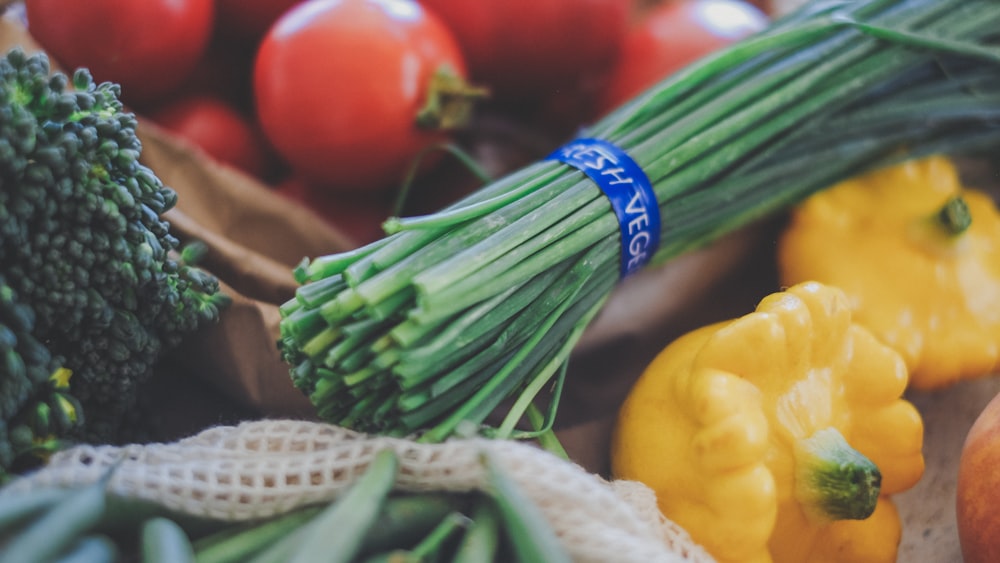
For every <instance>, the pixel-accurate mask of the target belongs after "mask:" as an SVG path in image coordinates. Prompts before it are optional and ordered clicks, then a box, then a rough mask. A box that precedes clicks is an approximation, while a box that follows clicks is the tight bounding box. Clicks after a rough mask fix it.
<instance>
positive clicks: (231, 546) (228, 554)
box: [194, 506, 320, 563]
mask: <svg viewBox="0 0 1000 563" xmlns="http://www.w3.org/2000/svg"><path fill="white" fill-rule="evenodd" d="M319 510H320V509H319V507H315V506H311V507H307V508H302V509H298V510H295V511H292V512H289V513H287V514H283V515H281V516H278V517H276V518H273V519H271V520H268V521H266V522H264V523H261V524H257V525H250V526H234V527H230V528H227V529H225V530H223V531H221V532H217V533H215V534H212V535H211V536H207V537H205V538H203V539H201V540H198V541H197V542H195V544H194V547H195V560H196V561H197V562H198V563H243V562H244V561H246V560H247V558H249V557H251V556H252V555H254V554H258V553H262V552H263V550H264V549H265V548H267V547H268V546H270V545H272V544H274V542H277V541H278V540H280V539H282V538H284V537H286V536H287V535H288V534H289V533H291V532H292V531H294V530H297V529H299V528H300V527H302V526H303V525H305V523H306V522H308V521H309V520H310V519H312V518H313V516H315V515H316V514H317V513H318V512H319Z"/></svg>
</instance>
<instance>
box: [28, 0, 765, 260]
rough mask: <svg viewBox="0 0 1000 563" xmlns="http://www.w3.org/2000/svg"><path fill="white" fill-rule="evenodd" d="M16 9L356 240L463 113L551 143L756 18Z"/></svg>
mask: <svg viewBox="0 0 1000 563" xmlns="http://www.w3.org/2000/svg"><path fill="white" fill-rule="evenodd" d="M24 7H25V14H26V19H27V25H28V30H29V31H30V32H31V34H32V36H33V37H34V38H35V39H36V40H37V41H38V42H39V43H40V44H41V45H42V46H43V47H44V48H45V49H46V51H48V52H49V54H50V55H51V56H52V57H53V58H54V59H55V60H56V61H57V62H58V63H59V64H60V65H61V66H63V67H66V68H76V67H87V68H89V69H90V70H91V72H92V73H93V74H94V76H95V78H96V79H97V80H101V81H104V80H108V81H113V82H117V83H119V84H121V87H122V100H123V101H124V102H125V103H126V104H127V105H128V106H130V107H131V108H132V109H134V110H135V111H136V112H137V113H139V114H140V115H142V116H143V117H145V118H148V119H149V120H151V121H153V122H155V123H157V124H159V125H160V126H162V127H164V128H166V129H168V130H170V131H173V132H174V133H175V134H177V135H178V136H180V137H184V138H186V139H187V140H188V141H190V142H192V143H194V144H195V145H198V146H200V147H201V148H202V149H204V151H205V152H207V153H208V154H209V155H211V156H212V157H214V158H215V159H217V160H219V161H221V162H224V163H227V164H229V165H232V166H235V167H238V168H240V169H242V170H244V171H245V172H246V173H248V174H250V175H253V176H255V177H257V178H258V179H260V180H261V181H262V182H263V183H264V184H266V185H269V186H271V187H272V188H273V189H275V190H278V191H280V192H281V193H284V194H286V195H288V196H290V197H293V198H295V199H297V200H299V201H302V202H303V203H305V204H307V205H310V206H311V207H313V208H314V209H315V210H316V211H317V212H319V213H321V214H324V215H326V216H328V217H329V218H330V219H331V220H332V221H334V222H342V223H343V222H353V225H348V226H347V228H348V230H354V231H355V234H356V235H357V238H359V239H361V240H360V242H366V241H367V240H370V239H372V238H375V237H377V236H378V234H379V231H378V229H379V227H378V225H379V224H380V223H381V221H382V219H384V218H385V216H386V215H387V214H388V213H389V205H390V203H391V202H392V201H393V197H392V194H394V193H395V192H397V191H398V190H399V189H400V187H401V186H402V185H403V184H404V183H405V182H407V181H408V180H407V179H408V178H412V177H422V178H426V177H427V175H428V174H431V172H429V171H433V170H434V169H435V168H436V167H440V166H443V165H442V164H441V162H442V161H448V160H449V159H446V158H443V156H444V155H445V154H446V151H444V150H442V149H441V147H443V146H446V145H447V144H448V143H452V144H453V145H454V144H455V143H458V144H459V145H460V144H461V143H462V142H463V139H464V138H463V137H462V134H463V132H465V131H468V130H469V129H470V128H474V127H475V123H476V120H477V119H478V118H479V117H480V116H482V115H491V116H493V117H495V116H497V115H499V116H503V118H504V119H508V120H509V121H510V122H512V123H513V122H516V123H518V124H520V125H522V126H524V125H526V126H527V127H528V128H529V129H535V130H543V131H544V133H545V134H546V136H545V137H544V139H546V142H547V141H548V140H549V139H555V140H558V139H561V138H562V140H566V139H565V138H563V137H567V136H569V135H571V134H572V133H573V132H574V131H575V130H577V129H579V127H581V126H583V125H585V124H587V123H590V122H593V121H594V120H595V119H597V118H599V117H600V116H601V115H603V114H604V113H606V112H607V111H609V110H610V109H613V108H614V107H616V106H617V105H619V104H621V103H622V102H624V101H626V100H627V99H629V98H630V97H632V96H634V95H635V94H637V93H639V92H640V91H641V90H643V89H644V88H646V87H648V86H650V85H651V84H652V83H653V82H654V81H656V80H658V79H659V78H661V77H663V76H665V75H667V74H670V73H672V72H673V71H675V70H677V69H678V68H680V67H682V66H684V65H686V64H688V63H690V62H691V61H692V60H694V59H696V58H699V57H701V56H703V55H705V54H707V53H708V52H710V51H712V50H714V49H717V48H719V47H721V46H723V45H726V44H728V43H730V42H732V41H734V40H737V39H740V38H742V37H744V36H746V35H748V34H750V33H752V32H754V31H757V30H759V29H761V28H763V27H764V26H765V25H766V23H767V21H768V17H769V15H768V11H767V6H766V5H764V4H760V3H759V2H758V4H757V5H754V4H752V3H751V2H750V1H749V0H477V1H475V2H472V1H469V0H253V1H249V2H248V1H241V0H142V1H141V2H121V1H118V0H88V1H87V2H65V1H62V0H24ZM541 144H543V145H544V144H545V143H541ZM414 171H417V172H416V173H415V172H414ZM441 181H443V180H441ZM466 185H467V184H466ZM443 193H446V194H452V195H453V194H454V193H455V192H454V191H447V190H445V191H444V192H443ZM452 195H444V196H441V197H438V198H433V197H431V198H428V200H427V201H426V202H425V203H426V205H424V206H423V208H422V209H420V210H421V211H428V210H432V209H428V206H437V205H439V204H441V203H446V202H447V198H448V197H452ZM422 197H423V196H422ZM397 211H398V209H397ZM341 226H344V225H341Z"/></svg>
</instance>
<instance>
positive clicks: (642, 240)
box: [548, 139, 660, 278]
mask: <svg viewBox="0 0 1000 563" xmlns="http://www.w3.org/2000/svg"><path fill="white" fill-rule="evenodd" d="M548 159H549V160H558V161H561V162H564V163H566V164H568V165H570V166H572V167H574V168H577V169H579V170H580V171H582V172H583V173H584V174H586V175H587V176H588V177H590V179H591V180H593V181H594V183H595V184H597V185H598V187H600V188H601V191H603V192H604V195H606V196H607V198H608V199H609V200H610V201H611V207H613V208H614V210H615V215H617V216H618V227H619V229H620V230H621V243H622V258H621V277H623V278H624V277H625V276H628V275H629V274H632V273H634V272H635V271H637V270H639V269H640V268H642V267H643V266H644V265H646V263H647V262H649V260H650V259H651V258H652V257H653V254H655V253H656V247H657V246H658V245H659V243H660V207H659V204H658V203H657V201H656V193H655V192H654V191H653V186H652V184H650V182H649V178H648V177H647V176H646V173H645V172H643V171H642V168H640V167H639V165H638V164H637V163H636V162H635V161H634V160H632V157H630V156H629V155H628V154H626V153H625V151H623V150H622V149H620V148H618V147H617V146H615V145H613V144H611V143H609V142H607V141H602V140H601V139H576V140H574V141H572V142H570V143H568V144H566V145H563V146H562V147H560V148H559V149H556V151H555V152H553V153H552V154H550V155H549V157H548Z"/></svg>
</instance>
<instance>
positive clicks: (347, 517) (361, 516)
mask: <svg viewBox="0 0 1000 563" xmlns="http://www.w3.org/2000/svg"><path fill="white" fill-rule="evenodd" d="M398 469H399V458H398V457H397V455H396V452H395V451H393V450H391V449H385V450H380V451H379V452H377V453H376V454H375V456H374V457H373V458H372V462H371V464H370V465H369V466H368V470H367V471H365V473H364V475H362V476H361V478H359V479H358V481H357V483H355V484H354V485H352V486H351V488H350V489H348V490H347V492H346V493H344V495H343V496H342V497H340V498H339V499H337V500H336V501H335V502H333V503H331V504H330V506H329V507H328V508H327V509H325V510H323V512H321V513H320V514H319V515H318V516H317V517H316V519H315V520H313V521H312V522H310V523H309V525H308V527H307V530H306V536H305V537H304V538H303V543H302V547H301V548H300V549H299V550H297V551H296V553H295V555H294V557H293V558H292V559H291V563H314V562H316V561H326V562H329V563H337V562H342V563H349V562H350V561H351V560H352V559H353V558H354V557H356V556H357V554H358V551H359V550H360V548H361V539H362V537H363V535H364V533H365V531H366V530H368V529H369V528H370V527H371V525H372V523H373V522H375V520H376V519H377V518H378V514H379V512H380V511H381V510H382V506H383V505H384V504H385V501H386V498H387V497H388V496H389V492H390V491H391V490H392V487H393V485H394V484H395V482H396V472H397V470H398Z"/></svg>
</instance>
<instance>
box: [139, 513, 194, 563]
mask: <svg viewBox="0 0 1000 563" xmlns="http://www.w3.org/2000/svg"><path fill="white" fill-rule="evenodd" d="M141 544H142V561H143V563H194V560H195V558H194V548H193V547H192V546H191V540H190V538H188V535H187V533H185V532H184V529H183V528H181V526H180V524H178V523H177V522H174V521H173V520H171V519H169V518H164V517H162V516H157V517H155V518H150V519H149V520H146V521H145V522H144V523H143V525H142V531H141Z"/></svg>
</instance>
